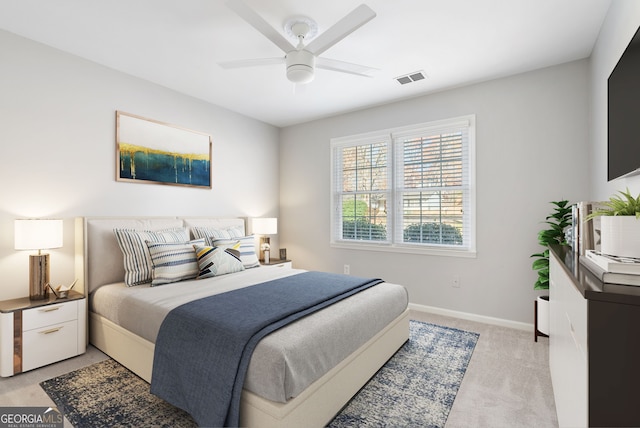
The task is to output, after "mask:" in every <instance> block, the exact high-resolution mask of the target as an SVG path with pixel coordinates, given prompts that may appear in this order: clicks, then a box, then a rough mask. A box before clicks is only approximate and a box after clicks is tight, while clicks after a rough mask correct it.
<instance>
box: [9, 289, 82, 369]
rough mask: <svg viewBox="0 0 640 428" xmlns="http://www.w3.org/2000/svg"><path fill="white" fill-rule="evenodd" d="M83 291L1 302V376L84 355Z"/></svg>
mask: <svg viewBox="0 0 640 428" xmlns="http://www.w3.org/2000/svg"><path fill="white" fill-rule="evenodd" d="M86 301H87V300H86V298H85V296H84V295H83V294H81V293H78V292H76V291H71V292H70V293H69V297H67V298H65V299H56V298H55V296H50V297H49V298H48V299H46V300H29V298H28V297H25V298H22V299H12V300H3V301H0V376H1V377H7V376H13V375H15V374H18V373H22V372H26V371H29V370H33V369H35V368H38V367H42V366H45V365H47V364H51V363H55V362H57V361H60V360H64V359H66V358H70V357H74V356H76V355H80V354H83V353H84V352H85V351H86V349H87V304H86Z"/></svg>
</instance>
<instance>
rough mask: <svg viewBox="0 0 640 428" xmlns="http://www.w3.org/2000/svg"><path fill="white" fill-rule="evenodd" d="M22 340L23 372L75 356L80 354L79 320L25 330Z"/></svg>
mask: <svg viewBox="0 0 640 428" xmlns="http://www.w3.org/2000/svg"><path fill="white" fill-rule="evenodd" d="M65 306H67V305H65ZM69 306H73V307H74V308H75V305H69ZM22 340H23V347H22V371H23V372H25V371H27V370H31V369H35V368H36V367H41V366H44V365H47V364H51V363H55V362H56V361H60V360H64V359H66V358H70V357H73V356H75V355H78V321H77V320H73V321H68V322H65V323H60V324H55V325H48V326H45V327H41V328H36V329H33V330H29V331H25V332H24V333H23V335H22Z"/></svg>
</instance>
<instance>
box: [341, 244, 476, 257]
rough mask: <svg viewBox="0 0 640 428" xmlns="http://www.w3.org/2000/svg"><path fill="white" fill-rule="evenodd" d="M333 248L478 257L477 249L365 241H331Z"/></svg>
mask: <svg viewBox="0 0 640 428" xmlns="http://www.w3.org/2000/svg"><path fill="white" fill-rule="evenodd" d="M330 245H331V247H332V248H344V249H348V250H364V251H381V252H387V253H405V254H424V255H429V256H444V257H462V258H473V259H475V258H476V251H475V250H457V249H453V248H435V247H428V248H424V247H416V246H413V245H393V244H368V243H365V242H357V243H355V242H345V241H335V242H331V244H330Z"/></svg>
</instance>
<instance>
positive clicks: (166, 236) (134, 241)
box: [113, 228, 189, 287]
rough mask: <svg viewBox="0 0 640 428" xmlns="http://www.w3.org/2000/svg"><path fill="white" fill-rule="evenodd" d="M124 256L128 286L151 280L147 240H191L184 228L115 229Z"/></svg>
mask: <svg viewBox="0 0 640 428" xmlns="http://www.w3.org/2000/svg"><path fill="white" fill-rule="evenodd" d="M113 232H114V233H115V235H116V240H117V241H118V245H119V246H120V250H121V251H122V254H123V256H124V282H125V284H127V286H129V287H131V286H134V285H140V284H148V283H150V282H151V279H152V278H151V276H152V271H153V265H152V263H151V256H150V255H149V248H148V247H147V244H146V241H150V242H186V241H188V240H189V235H188V233H187V230H186V229H184V228H177V229H166V230H136V229H113Z"/></svg>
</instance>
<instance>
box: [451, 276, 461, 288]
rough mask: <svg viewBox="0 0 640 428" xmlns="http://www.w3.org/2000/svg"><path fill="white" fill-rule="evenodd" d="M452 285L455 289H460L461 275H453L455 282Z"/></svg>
mask: <svg viewBox="0 0 640 428" xmlns="http://www.w3.org/2000/svg"><path fill="white" fill-rule="evenodd" d="M451 285H452V286H453V287H454V288H460V276H459V275H453V280H452V281H451Z"/></svg>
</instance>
